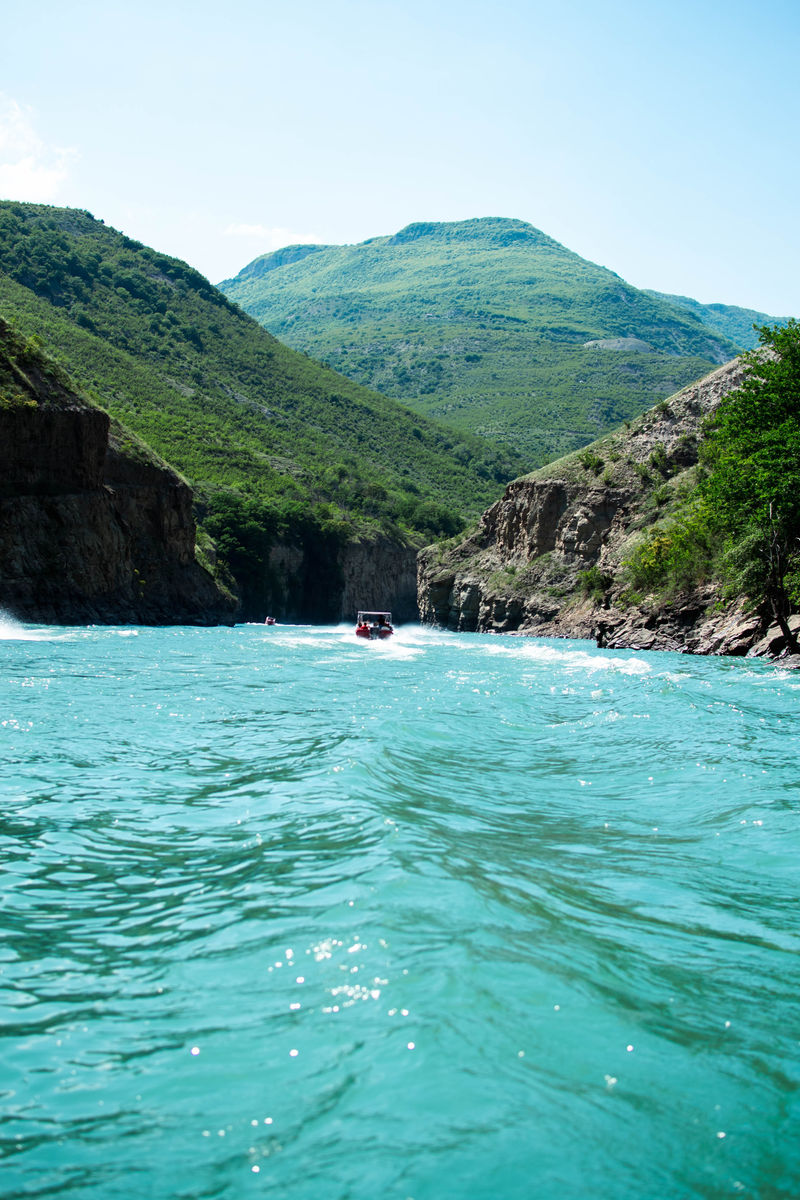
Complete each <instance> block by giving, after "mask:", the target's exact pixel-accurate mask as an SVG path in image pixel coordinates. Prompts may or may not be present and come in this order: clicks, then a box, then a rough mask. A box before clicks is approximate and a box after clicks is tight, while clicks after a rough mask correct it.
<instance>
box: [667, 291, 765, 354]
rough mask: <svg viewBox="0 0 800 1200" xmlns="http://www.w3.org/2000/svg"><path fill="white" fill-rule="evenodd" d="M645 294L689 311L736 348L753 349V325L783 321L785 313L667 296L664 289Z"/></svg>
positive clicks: (756, 344) (755, 342) (755, 344)
mask: <svg viewBox="0 0 800 1200" xmlns="http://www.w3.org/2000/svg"><path fill="white" fill-rule="evenodd" d="M647 295H648V296H653V297H654V299H656V300H664V301H666V303H667V304H672V305H673V306H674V307H676V308H682V309H685V310H686V312H690V313H692V315H693V316H695V317H697V319H698V321H700V322H702V324H703V325H705V326H706V328H707V329H710V330H712V332H714V333H716V334H719V336H720V337H725V338H728V339H729V340H730V341H731V342H733V343H734V344H735V346H736V347H737V350H755V348H756V347H757V346H758V335H757V334H756V332H755V330H754V329H753V326H754V325H758V326H763V325H785V324H786V322H787V320H788V317H773V316H770V315H769V313H763V312H758V311H757V310H756V309H754V308H737V307H736V305H734V304H701V303H700V301H699V300H691V299H690V298H689V297H688V296H670V295H667V294H666V293H665V292H651V291H648V293H647Z"/></svg>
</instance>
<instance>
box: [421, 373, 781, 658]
mask: <svg viewBox="0 0 800 1200" xmlns="http://www.w3.org/2000/svg"><path fill="white" fill-rule="evenodd" d="M743 374H744V367H743V365H742V363H741V362H740V361H739V360H734V361H733V362H731V363H728V364H726V365H725V366H724V367H721V368H720V369H719V370H717V371H715V372H713V374H711V375H709V376H708V377H707V378H705V379H703V380H701V381H700V382H699V383H697V384H694V385H692V387H689V388H686V389H685V390H684V391H683V392H680V393H679V394H678V395H677V396H674V397H672V398H671V399H670V400H669V401H665V402H662V403H661V404H659V405H657V406H656V408H654V409H652V410H651V411H650V412H649V413H646V414H645V415H644V416H643V417H641V418H639V419H638V420H637V421H636V422H633V423H632V424H631V425H630V427H629V428H627V429H624V430H620V431H619V432H618V433H616V434H611V435H609V436H608V437H606V438H603V439H601V440H600V441H598V442H596V443H594V444H593V446H591V447H588V448H587V449H586V450H583V451H580V452H578V453H577V454H573V455H570V456H568V457H567V458H564V459H560V460H559V461H558V462H557V463H554V464H551V465H550V466H548V467H546V468H543V469H542V470H541V471H538V472H536V473H534V474H533V475H531V476H527V477H525V478H523V479H518V480H515V481H514V482H513V483H511V484H510V485H509V486H508V488H507V489H506V492H505V494H504V495H503V497H502V498H501V499H500V500H499V501H497V503H496V504H494V505H493V506H492V507H491V508H490V509H488V511H487V512H485V513H484V515H483V517H482V518H481V520H480V523H479V525H478V528H477V529H476V530H475V531H473V533H472V534H471V535H470V536H469V537H468V538H466V539H465V540H464V541H462V542H461V543H458V544H455V545H453V544H452V543H449V544H443V545H439V546H430V547H427V548H426V549H425V550H424V551H422V552H421V554H420V556H419V560H418V599H419V606H420V616H421V619H422V620H423V621H424V622H430V623H435V624H439V625H443V626H445V627H447V628H449V629H458V630H477V631H493V632H497V633H525V634H532V635H537V636H541V637H577V638H592V639H594V640H596V641H597V643H598V644H601V645H604V646H608V647H631V648H632V647H636V648H639V649H666V650H680V651H686V652H690V653H698V654H745V653H749V652H756V648H757V647H758V648H759V652H768V653H773V652H774V651H775V648H776V647H777V646H779V644H780V643H779V641H778V640H777V639H778V638H779V637H780V631H779V630H772V631H769V630H768V629H767V628H766V623H765V622H764V621H763V620H762V619H761V618H760V616H759V615H758V614H752V613H747V612H745V611H744V609H743V607H742V605H741V604H739V603H735V604H734V603H730V604H725V603H722V601H721V597H720V595H719V594H718V592H717V591H716V590H715V588H714V587H712V586H708V587H705V588H700V589H696V590H695V591H693V592H692V593H691V594H685V595H682V596H676V597H674V598H672V599H671V600H669V601H664V600H663V599H661V600H659V601H658V602H656V601H654V600H650V601H649V602H648V601H647V600H644V601H639V602H634V599H635V598H634V599H632V598H631V597H630V596H626V595H625V588H624V586H623V582H622V571H621V567H622V563H623V561H624V559H625V557H626V556H627V555H629V554H630V550H631V547H632V544H633V542H634V541H635V539H636V537H637V536H638V531H639V530H641V529H642V528H643V527H645V526H646V525H647V524H648V523H650V522H652V521H653V520H654V519H655V518H656V516H657V515H658V513H659V511H660V506H661V505H668V504H669V503H670V501H671V499H672V498H674V495H675V494H676V491H677V489H679V488H680V487H681V485H682V483H684V482H685V481H686V480H687V478H688V476H687V474H686V472H687V471H690V470H691V469H692V467H693V466H694V464H695V463H696V461H697V443H698V438H699V436H700V433H701V425H702V422H703V420H704V419H705V418H706V417H707V416H708V415H709V414H710V413H712V412H713V411H714V409H715V408H716V407H717V405H718V404H719V401H720V400H721V398H722V397H723V396H724V395H725V394H726V393H727V392H729V391H731V390H732V389H734V388H735V387H736V386H738V384H739V383H740V382H741V380H742V378H743ZM765 647H771V649H767V650H764V648H765Z"/></svg>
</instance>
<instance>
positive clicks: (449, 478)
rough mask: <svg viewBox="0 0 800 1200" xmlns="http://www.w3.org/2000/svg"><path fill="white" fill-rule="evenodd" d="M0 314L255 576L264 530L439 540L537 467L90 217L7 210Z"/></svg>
mask: <svg viewBox="0 0 800 1200" xmlns="http://www.w3.org/2000/svg"><path fill="white" fill-rule="evenodd" d="M0 312H2V314H3V315H4V316H5V317H7V318H8V319H10V320H11V321H12V322H13V323H14V325H15V326H16V328H17V329H19V330H20V331H21V332H22V333H23V334H25V335H26V336H28V337H30V336H33V335H36V336H41V337H42V338H43V339H44V342H45V344H46V347H47V349H48V350H49V351H51V352H52V353H53V354H54V355H55V356H56V357H57V358H59V360H60V361H62V362H63V363H64V364H65V366H66V367H67V369H68V370H69V371H70V373H71V375H72V376H73V377H74V378H75V380H76V381H77V383H78V384H79V385H80V386H81V387H82V388H83V389H84V390H85V391H86V392H87V394H88V395H89V396H90V397H91V398H92V399H93V400H94V401H96V402H98V403H100V404H102V405H103V407H105V408H106V409H107V410H108V411H109V412H110V413H111V414H112V415H113V416H114V417H116V418H118V419H119V420H120V421H122V422H124V424H125V425H127V426H128V427H129V428H130V429H131V430H133V431H134V432H135V433H136V434H138V435H139V436H140V437H141V438H143V439H144V440H145V441H146V442H147V443H148V444H149V445H150V446H152V447H153V449H154V450H155V451H156V452H157V453H158V454H159V455H161V456H162V457H163V458H165V459H166V460H167V461H169V462H170V463H171V464H173V465H174V466H175V467H177V468H178V469H179V470H180V471H181V472H182V473H183V474H184V475H185V476H186V477H187V478H188V479H189V481H190V482H191V484H192V485H193V486H194V487H195V489H197V490H198V493H199V501H200V502H199V516H200V518H201V520H204V521H205V523H206V526H207V528H209V529H210V530H211V531H212V532H213V533H214V534H216V535H217V536H219V537H220V538H221V540H222V545H223V549H224V548H225V546H226V545H228V548H229V550H230V551H231V554H232V556H233V557H234V558H235V557H236V555H237V554H238V555H239V560H240V570H241V569H242V568H241V563H242V562H244V561H245V560H246V558H247V554H248V553H250V550H249V549H248V547H249V545H250V542H252V541H253V540H254V539H255V538H256V533H257V532H258V531H263V530H264V529H267V530H269V531H271V533H272V534H273V535H275V536H278V535H288V536H290V537H291V536H294V537H298V538H302V537H304V536H310V535H311V534H313V532H314V531H315V530H316V531H317V532H319V530H327V531H329V532H330V531H331V530H333V531H335V533H336V536H337V537H346V536H349V535H351V534H356V533H359V532H363V531H365V530H368V529H378V528H380V529H382V530H384V531H386V532H388V533H390V534H392V535H393V536H396V537H400V538H401V539H402V538H406V539H410V540H411V541H412V542H413V541H423V540H429V538H430V536H431V534H432V533H434V532H446V531H448V530H452V529H453V528H457V527H460V526H461V524H462V523H463V521H464V520H465V519H467V518H469V517H471V516H472V515H474V514H475V513H477V512H479V511H480V509H481V508H482V507H484V506H485V505H486V503H488V502H490V501H491V499H493V498H494V497H495V496H497V495H498V494H499V492H500V491H501V490H502V489H501V485H502V483H503V482H504V481H505V480H506V479H508V478H509V477H510V476H512V475H514V474H518V473H519V471H520V469H522V468H523V467H524V465H525V464H524V463H523V462H522V461H521V460H520V459H519V458H518V457H515V456H514V455H513V454H510V453H506V452H505V451H502V450H500V451H499V450H498V449H497V448H496V447H492V446H489V445H487V444H486V443H484V442H481V441H480V440H479V439H477V438H475V437H470V436H468V435H466V434H462V433H458V434H455V433H453V431H452V430H447V429H445V428H442V427H441V426H437V425H436V424H434V423H432V422H430V421H428V420H425V419H424V418H423V417H420V416H417V415H414V414H412V413H410V412H409V411H408V410H407V409H404V408H403V407H401V406H400V405H398V404H396V403H395V402H393V401H391V400H387V399H385V398H383V397H381V396H379V395H377V394H375V393H373V392H369V391H367V390H366V389H365V388H363V387H360V386H358V385H356V384H355V383H352V382H351V381H350V380H348V379H345V378H343V377H342V376H340V375H337V374H336V373H335V372H333V371H331V370H328V369H326V368H325V367H323V366H320V365H319V364H318V363H316V362H313V361H311V360H310V359H309V358H307V357H305V356H304V355H302V354H298V353H296V352H295V351H293V350H290V349H288V348H287V347H285V346H283V345H281V344H280V343H279V342H278V341H276V340H275V339H274V338H273V337H272V336H271V335H270V334H269V333H267V332H266V331H265V330H264V329H262V328H261V327H260V326H259V325H258V324H257V323H256V322H255V321H254V320H252V319H251V318H250V317H248V316H246V315H245V314H244V313H243V312H241V311H240V310H239V309H238V308H236V307H235V306H234V305H233V304H231V302H230V301H229V300H227V299H226V298H225V297H224V296H223V295H222V294H221V293H220V292H219V291H217V289H216V288H214V287H213V286H212V285H211V284H210V283H209V282H208V281H207V280H206V279H205V278H203V276H201V275H200V274H198V273H197V272H196V271H194V270H192V269H191V268H190V267H188V266H187V265H186V264H185V263H183V262H180V261H178V260H176V259H173V258H169V257H167V256H166V255H163V254H158V253H156V252H155V251H154V250H151V249H148V248H147V247H145V246H142V245H140V244H139V243H137V242H133V241H131V240H130V239H128V238H126V237H124V236H123V235H122V234H120V233H118V232H116V231H115V230H113V229H110V228H106V226H105V225H104V224H103V222H102V221H98V220H95V219H94V218H93V217H92V216H91V215H90V214H89V213H86V212H82V211H78V210H72V209H56V208H49V207H45V206H38V205H28V204H18V203H13V202H4V203H0ZM226 538H227V539H228V540H227V542H226V541H225V539H226ZM240 551H241V553H240Z"/></svg>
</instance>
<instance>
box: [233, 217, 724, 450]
mask: <svg viewBox="0 0 800 1200" xmlns="http://www.w3.org/2000/svg"><path fill="white" fill-rule="evenodd" d="M220 288H221V290H222V291H224V292H225V294H226V295H227V296H229V297H230V298H231V299H232V300H235V301H236V302H237V303H238V304H240V305H241V306H242V307H243V308H244V309H246V311H247V312H249V313H251V314H252V315H253V316H254V317H255V318H256V319H257V320H258V321H260V322H261V324H262V325H264V326H265V327H267V328H268V329H269V330H270V331H271V332H272V333H274V334H275V335H276V336H277V337H279V338H281V340H282V341H285V342H286V343H288V344H289V345H291V346H294V347H296V348H297V349H301V350H304V351H305V352H307V353H310V354H314V355H315V356H316V357H318V358H320V359H322V360H323V361H325V362H327V363H328V364H329V365H331V366H333V367H335V368H336V370H338V371H341V372H342V373H343V374H345V375H348V376H350V378H352V379H355V380H358V381H359V382H361V383H364V384H367V385H369V386H370V387H374V388H377V389H378V390H380V391H382V392H383V393H385V394H388V395H391V396H395V397H397V398H399V399H401V400H402V401H403V402H404V403H405V404H408V405H411V406H413V407H414V408H415V409H416V410H417V411H419V412H420V413H425V414H426V415H429V416H435V417H439V418H443V419H446V420H447V421H448V422H449V423H451V424H453V425H455V426H457V427H458V428H459V429H461V430H464V431H470V432H475V433H480V434H483V435H486V436H490V437H492V438H494V439H498V438H502V439H503V440H505V441H506V442H507V444H508V445H509V446H513V447H514V448H515V449H516V450H518V451H520V452H521V453H522V454H523V455H524V456H525V457H526V458H527V460H528V461H529V463H531V464H533V463H535V462H541V461H542V460H544V459H545V458H547V457H552V456H554V455H556V454H561V453H564V452H566V451H569V450H572V449H575V448H576V447H578V446H580V445H583V444H585V443H586V442H589V441H591V440H592V439H594V438H596V437H597V436H598V435H599V434H601V433H602V432H604V431H605V430H606V429H609V428H611V427H613V426H614V425H617V424H619V423H620V422H621V421H623V420H625V419H626V418H629V417H631V416H633V415H635V414H636V413H639V412H641V411H643V410H644V409H646V408H648V407H649V406H650V405H651V404H653V403H654V402H655V401H657V400H659V399H660V398H662V397H665V396H668V395H671V394H673V393H674V392H675V391H677V390H678V389H679V388H681V387H682V386H684V385H685V384H687V383H689V382H690V381H692V380H694V379H696V378H698V377H700V376H702V375H704V374H706V373H707V372H708V370H710V369H711V368H712V367H713V366H714V365H715V364H718V363H722V362H725V361H727V360H728V359H730V358H732V357H733V355H734V353H735V348H734V347H733V345H732V344H731V343H730V342H729V341H728V340H727V339H726V338H725V337H723V336H720V335H718V334H716V333H714V332H712V331H710V330H709V329H708V328H706V327H705V326H704V325H703V324H702V323H701V321H700V320H698V318H697V317H696V316H694V315H693V314H691V313H688V312H685V311H684V310H682V309H679V308H677V307H676V306H675V305H673V304H668V303H667V302H666V301H664V300H661V299H659V298H657V297H654V296H650V295H648V294H646V293H645V292H642V291H639V290H637V289H636V288H633V287H631V286H630V285H629V284H627V283H625V282H624V281H623V280H622V279H620V278H619V276H617V275H615V274H614V273H613V272H612V271H609V270H606V269H605V268H604V267H598V266H596V265H595V264H594V263H590V262H587V261H586V260H585V259H582V258H580V257H579V256H578V255H577V254H573V253H572V252H571V251H569V250H567V249H566V248H565V247H564V246H561V245H559V243H558V242H555V241H553V239H552V238H549V237H547V236H546V235H545V234H543V233H541V232H540V231H539V230H538V229H534V228H533V226H531V225H527V224H525V223H524V222H522V221H513V220H505V219H501V218H484V219H481V220H472V221H462V222H456V223H452V224H416V225H409V226H408V227H407V228H406V229H403V230H401V231H400V232H399V233H398V234H396V235H395V236H394V237H379V238H372V239H371V240H370V241H367V242H363V243H361V244H359V245H355V246H297V247H290V248H288V249H284V250H279V251H276V252H275V253H273V254H267V255H264V256H262V257H261V258H258V259H256V260H255V261H254V262H252V263H250V264H249V266H247V267H245V268H244V270H242V271H241V272H240V273H239V274H238V275H237V276H236V278H235V279H229V280H226V281H225V282H223V283H222V284H220Z"/></svg>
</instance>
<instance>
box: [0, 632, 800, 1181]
mask: <svg viewBox="0 0 800 1200" xmlns="http://www.w3.org/2000/svg"><path fill="white" fill-rule="evenodd" d="M0 652H2V661H3V669H2V673H1V678H2V683H1V684H0V748H1V750H2V764H3V766H2V779H0V797H1V798H2V810H1V811H2V842H1V843H0V846H1V848H0V865H1V866H2V907H1V908H0V923H1V928H2V939H0V993H1V996H2V1038H1V1039H0V1096H1V1097H2V1103H1V1104H0V1113H1V1114H2V1115H1V1116H0V1154H2V1158H1V1159H0V1194H2V1195H3V1197H4V1200H10V1198H11V1197H17V1196H39V1197H48V1198H49V1197H67V1198H72V1200H74V1198H78V1197H80V1198H81V1200H83V1198H87V1200H89V1198H90V1200H117V1198H119V1200H123V1198H124V1200H137V1198H139V1197H155V1198H158V1200H161V1198H164V1200H166V1198H170V1200H172V1198H176V1197H187V1198H189V1197H191V1198H192V1200H197V1198H201V1197H202V1198H206V1197H207V1198H211V1197H213V1198H223V1197H224V1198H228V1197H230V1198H231V1200H239V1198H247V1197H261V1196H264V1197H280V1198H281V1200H346V1198H347V1200H366V1198H367V1197H369V1198H372V1197H389V1198H395V1197H396V1198H399V1200H406V1198H409V1197H411V1198H413V1200H443V1198H456V1200H460V1198H461V1197H464V1198H469V1200H489V1198H492V1200H498V1198H499V1200H517V1198H523V1197H524V1198H526V1200H527V1198H536V1200H565V1198H566V1200H569V1198H573V1197H575V1198H581V1200H582V1198H583V1197H592V1198H600V1200H642V1198H648V1200H649V1198H653V1200H655V1198H658V1200H673V1198H675V1200H679V1198H680V1200H685V1198H691V1197H703V1198H709V1197H724V1196H746V1197H760V1198H763V1200H767V1198H769V1200H775V1198H778V1197H785V1198H788V1197H797V1196H798V1195H800V1129H799V1128H798V1119H799V1118H800V1091H799V1090H798V1089H799V1088H800V957H799V956H798V955H799V953H800V921H799V919H798V902H797V892H798V886H797V880H798V849H799V848H800V836H799V834H798V817H799V816H800V764H799V762H798V754H797V750H798V745H797V713H798V704H799V703H800V676H798V675H796V674H795V675H792V674H791V673H789V672H785V671H782V670H780V669H779V668H776V667H774V666H771V665H768V664H764V663H753V662H749V661H743V660H735V659H692V658H687V657H682V656H679V655H673V654H660V655H658V654H642V653H634V652H623V651H597V650H595V649H594V648H593V647H592V646H590V645H589V644H588V643H583V642H557V641H539V640H523V639H516V638H508V639H501V638H493V637H488V636H479V635H455V634H446V633H440V632H434V631H428V630H422V629H419V628H410V629H403V630H401V631H400V632H399V633H398V635H397V637H396V638H395V639H394V640H393V641H392V642H390V643H366V644H362V643H359V642H357V641H356V639H355V638H354V637H353V634H352V631H351V630H350V629H349V628H348V629H344V628H339V629H335V628H325V629H323V628H299V627H276V628H273V629H265V628H264V627H259V626H241V627H237V628H234V629H146V628H141V629H107V628H90V629H49V628H44V627H25V628H23V627H20V626H16V625H14V624H13V623H10V622H5V623H3V624H2V625H0Z"/></svg>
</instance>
